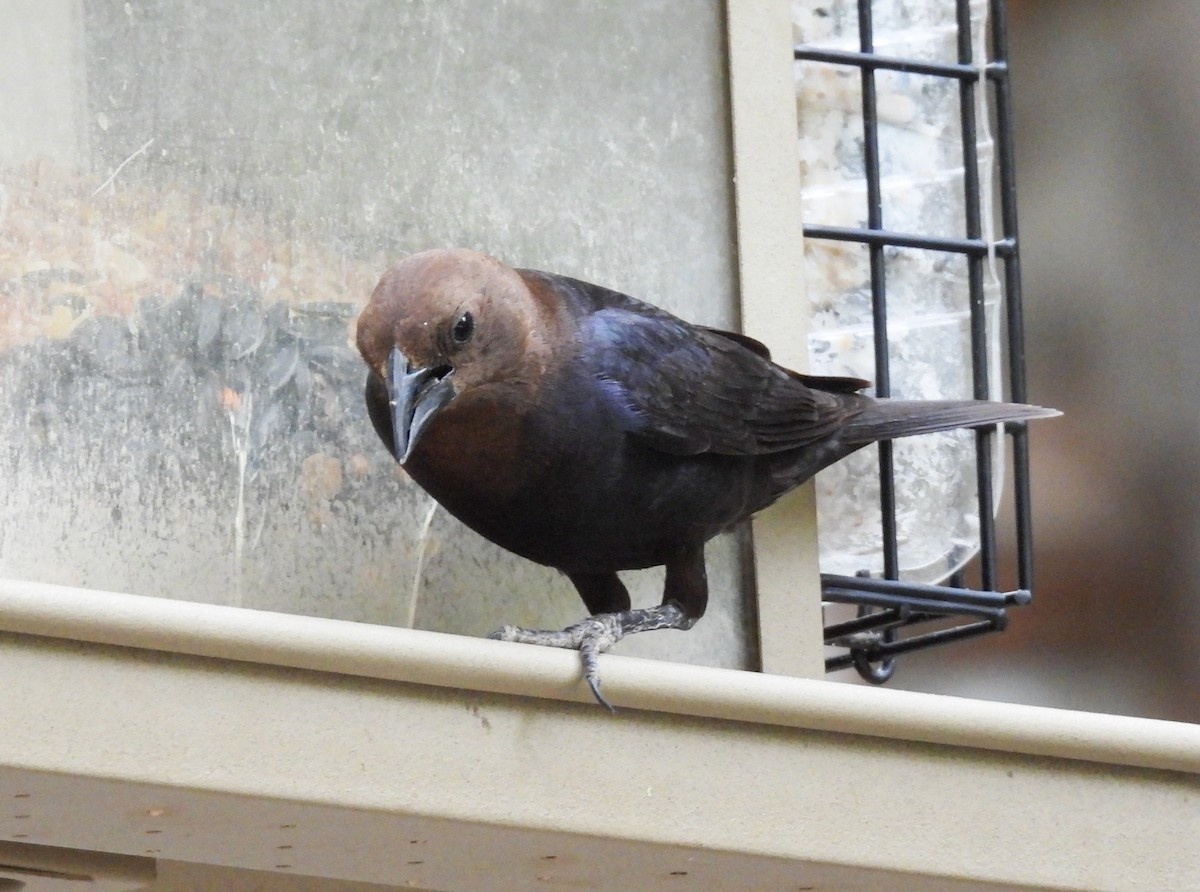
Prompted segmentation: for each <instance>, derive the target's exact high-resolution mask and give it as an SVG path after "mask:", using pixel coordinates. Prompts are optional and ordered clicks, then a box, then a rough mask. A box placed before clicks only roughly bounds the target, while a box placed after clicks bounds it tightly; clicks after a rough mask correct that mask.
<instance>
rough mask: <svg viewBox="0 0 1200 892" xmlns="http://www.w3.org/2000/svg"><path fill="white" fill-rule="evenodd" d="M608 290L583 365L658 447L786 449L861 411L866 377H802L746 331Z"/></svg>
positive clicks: (585, 337)
mask: <svg viewBox="0 0 1200 892" xmlns="http://www.w3.org/2000/svg"><path fill="white" fill-rule="evenodd" d="M571 284H573V285H582V284H585V283H575V282H572V283H571ZM602 292H603V294H602V295H601V296H602V297H605V298H609V299H608V300H607V303H606V305H601V306H599V307H598V308H596V309H593V310H592V311H591V312H590V313H587V314H586V315H584V317H583V318H582V320H581V323H580V324H581V335H582V344H581V350H582V355H583V359H584V363H585V365H586V366H587V368H588V370H589V372H590V373H591V374H592V376H593V377H594V378H595V379H596V380H597V381H599V382H600V384H601V386H602V387H603V388H604V389H605V391H606V392H607V394H608V395H609V397H610V399H611V400H612V401H614V402H615V404H616V405H617V406H618V407H619V408H620V410H621V414H622V417H623V418H624V420H625V423H626V426H627V429H628V430H629V432H630V433H631V434H632V435H634V436H636V437H638V438H639V439H641V440H642V441H643V442H646V443H648V444H649V445H651V446H653V447H654V448H656V449H659V450H662V451H664V452H670V453H673V454H678V455H695V454H699V453H703V452H714V453H720V454H723V455H759V454H764V453H770V452H782V451H784V450H787V449H794V448H796V447H799V446H804V445H807V444H809V443H812V442H815V441H817V440H820V439H822V438H824V437H826V436H828V435H830V434H831V433H833V432H834V431H835V430H836V429H837V428H838V427H839V426H840V425H841V424H842V423H844V421H845V420H846V419H848V418H851V417H853V416H854V415H857V414H858V413H859V412H860V411H861V405H862V401H861V400H860V399H859V398H857V397H856V396H853V394H854V391H856V390H858V389H860V388H861V387H863V386H865V384H866V382H864V381H860V380H858V379H849V378H832V379H827V378H814V377H809V376H803V375H799V374H797V373H794V372H791V371H789V370H787V369H784V368H782V367H781V366H778V365H775V364H774V363H772V362H771V361H770V360H769V359H768V358H767V351H766V348H765V347H763V346H762V345H761V344H758V342H757V341H753V340H752V339H750V338H747V337H745V336H744V335H739V334H734V333H730V332H722V331H719V330H717V329H710V328H702V327H699V326H694V325H690V324H688V323H686V322H684V321H683V320H681V319H678V318H676V317H675V316H672V315H671V314H669V313H667V312H665V311H663V310H659V309H658V308H656V307H652V306H650V305H648V304H643V303H641V302H639V301H636V300H634V299H633V298H629V297H626V296H624V295H616V293H615V292H610V291H608V290H607V289H602ZM611 296H615V297H620V298H622V300H620V301H616V300H613V299H611ZM593 306H595V304H594V305H593ZM755 345H757V346H755Z"/></svg>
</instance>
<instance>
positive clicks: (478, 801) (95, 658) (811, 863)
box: [0, 581, 1200, 890]
mask: <svg viewBox="0 0 1200 892" xmlns="http://www.w3.org/2000/svg"><path fill="white" fill-rule="evenodd" d="M0 628H2V629H4V630H5V632H4V633H3V634H2V635H0V666H2V667H3V668H2V670H0V671H2V673H3V677H4V678H5V679H6V683H5V684H4V685H3V686H2V689H0V691H2V692H0V704H2V705H0V714H2V715H3V716H4V726H5V732H4V734H3V735H0V791H3V793H2V796H3V799H4V800H5V810H4V812H2V813H0V839H3V840H8V841H14V842H21V843H24V844H41V845H55V846H65V847H69V848H74V849H84V850H95V851H98V852H107V853H118V854H125V855H140V856H145V857H150V858H155V859H164V860H168V861H181V862H194V863H198V864H208V865H220V866H224V867H236V868H242V869H253V870H266V871H272V872H275V873H277V874H289V875H297V876H317V877H332V878H339V879H342V880H353V881H358V882H372V883H380V884H385V885H391V886H399V887H408V888H426V889H445V890H473V889H479V890H483V889H490V890H505V889H529V888H538V887H540V886H541V885H543V884H544V885H545V887H546V888H555V887H556V886H559V885H568V886H572V887H574V885H573V884H576V883H580V884H583V887H584V888H595V889H622V890H629V889H660V888H670V889H688V888H691V889H715V888H725V887H727V884H728V883H729V882H730V878H731V877H734V878H736V880H737V888H739V889H764V890H765V889H803V888H819V889H851V888H853V889H879V890H890V889H911V888H915V887H914V885H913V883H914V881H916V879H917V878H918V877H919V878H921V879H920V882H921V885H920V888H922V889H943V888H944V889H974V888H979V889H983V888H988V889H991V888H1020V889H1034V888H1045V889H1090V890H1107V889H1113V890H1117V889H1133V888H1159V889H1181V890H1182V889H1189V888H1200V848H1197V846H1196V845H1195V840H1196V838H1197V834H1198V833H1200V728H1197V727H1193V726H1190V725H1183V724H1176V723H1170V722H1161V721H1150V720H1143V719H1133V718H1125V717H1118V716H1107V715H1094V714H1085V713H1075V712H1068V711H1062V710H1050V709H1043V708H1034V707H1021V706H1012V705H1005V704H997V703H988V702H981V701H970V700H962V699H955V698H949V697H939V696H932V695H924V694H914V693H907V692H901V691H890V690H881V689H874V688H865V687H858V686H851V685H842V684H835V683H831V682H824V681H817V680H806V679H795V678H784V677H780V676H768V675H760V674H755V673H748V672H734V671H728V670H718V669H705V668H698V667H693V666H684V665H677V664H671V663H663V662H655V661H648V660H639V659H634V658H627V657H620V656H607V657H605V658H603V665H602V670H603V675H604V679H605V686H606V691H607V693H608V695H609V696H610V697H611V698H612V700H613V702H614V703H615V704H617V705H618V707H619V708H620V712H619V713H618V714H617V715H615V716H613V715H609V714H608V713H607V712H605V711H604V710H602V709H601V708H599V707H598V706H596V705H595V704H594V703H592V702H590V698H589V695H588V693H587V690H586V687H585V686H584V685H582V683H581V682H580V680H579V667H578V660H577V656H576V655H575V654H573V653H568V652H561V651H554V650H550V649H543V648H536V647H530V646H525V645H516V644H506V643H501V642H493V641H485V640H476V639H470V638H464V637H458V636H449V635H441V634H436V633H429V632H419V631H412V630H406V629H395V628H385V627H378V626H368V625H361V624H356V623H348V622H339V621H334V620H324V619H316V618H309V617H298V616H290V615H284V614H274V613H264V612H258V611H251V610H244V609H237V608H228V607H219V606H213V605H204V604H191V603H184V602H178V601H169V600H164V599H157V598H143V597H137V596H131V595H118V594H110V593H103V592H93V591H84V590H79V589H69V588H62V587H57V586H50V585H43V584H35V583H25V582H16V581H3V582H0ZM539 878H540V879H539ZM987 884H997V885H995V886H992V885H987Z"/></svg>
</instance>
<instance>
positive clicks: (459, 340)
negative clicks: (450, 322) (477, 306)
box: [450, 313, 475, 346]
mask: <svg viewBox="0 0 1200 892" xmlns="http://www.w3.org/2000/svg"><path fill="white" fill-rule="evenodd" d="M474 333H475V317H474V316H472V315H471V314H470V313H463V314H462V315H461V316H459V317H458V319H457V321H455V323H454V327H453V328H452V329H450V338H451V340H453V341H454V343H455V344H458V345H460V346H461V345H462V344H465V343H466V342H467V341H469V340H471V335H472V334H474Z"/></svg>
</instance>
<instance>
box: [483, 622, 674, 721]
mask: <svg viewBox="0 0 1200 892" xmlns="http://www.w3.org/2000/svg"><path fill="white" fill-rule="evenodd" d="M694 622H695V620H694V619H692V618H690V617H688V616H686V615H685V614H684V612H683V610H682V608H680V607H679V605H678V604H675V603H674V602H668V603H666V604H660V605H659V606H658V607H649V608H645V609H642V610H623V611H621V612H619V613H597V614H594V615H593V616H589V617H588V618H587V619H585V620H581V621H580V622H577V623H575V624H574V625H571V626H567V627H566V628H565V629H562V630H560V631H554V630H550V629H523V628H521V627H519V626H501V627H500V628H499V629H497V630H496V631H494V632H492V633H491V634H490V635H488V637H489V638H495V639H498V640H500V641H517V642H521V643H522V644H540V645H542V646H543V647H564V648H567V649H569V650H577V651H579V656H580V658H581V659H582V660H583V678H584V681H586V682H587V683H588V687H589V688H591V689H592V694H593V695H594V696H595V697H596V700H597V702H598V703H600V705H601V706H604V707H607V709H608V710H609V711H610V712H616V709H614V708H613V705H612V704H611V703H609V702H608V700H607V699H605V697H604V695H603V694H601V693H600V654H602V653H604V652H605V651H606V650H608V649H609V648H611V647H612V646H613V645H614V644H616V643H617V642H618V641H620V640H621V639H622V638H624V637H625V636H626V635H630V634H633V633H634V632H649V631H652V630H654V629H688V628H691V626H692V625H693V624H694Z"/></svg>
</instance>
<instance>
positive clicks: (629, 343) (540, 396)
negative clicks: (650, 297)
mask: <svg viewBox="0 0 1200 892" xmlns="http://www.w3.org/2000/svg"><path fill="white" fill-rule="evenodd" d="M356 343H357V347H358V351H359V352H360V353H361V355H362V358H363V360H364V362H365V363H366V365H367V367H368V371H367V379H366V388H365V399H366V406H367V413H368V416H369V417H370V420H371V423H372V425H373V427H374V429H375V431H376V433H377V434H378V436H379V439H380V440H381V441H382V442H383V444H384V446H385V447H386V448H387V450H388V451H389V452H390V453H391V454H392V455H393V456H394V457H395V459H396V461H398V462H399V463H400V464H401V465H402V466H403V468H404V470H405V471H406V472H407V474H408V475H409V477H411V478H412V480H414V481H415V482H416V483H417V484H419V485H420V486H421V487H422V488H423V489H424V490H426V491H427V492H428V493H429V494H430V495H431V496H433V498H434V499H436V500H437V502H438V503H440V504H441V505H442V507H444V508H445V509H446V510H447V511H448V512H449V513H450V514H451V515H453V516H454V517H456V518H457V519H458V520H460V521H461V522H462V523H464V524H465V525H466V526H468V527H470V528H471V529H473V530H475V531H476V532H477V533H479V534H480V535H482V536H483V537H484V538H486V539H489V540H491V541H492V542H494V543H496V544H497V545H499V546H501V547H502V548H505V549H507V550H509V551H511V552H514V553H516V554H518V555H520V556H521V557H524V558H526V559H528V560H531V561H534V562H536V563H539V564H544V565H546V566H549V567H553V568H556V569H558V570H559V571H561V572H562V573H564V574H565V575H566V577H567V578H568V579H569V580H570V582H571V583H572V584H573V585H574V587H575V589H576V591H577V592H578V594H579V596H580V598H581V599H582V600H583V603H584V606H585V607H586V609H587V611H588V616H587V617H586V618H585V619H583V620H582V621H581V622H579V623H576V624H574V625H572V626H568V627H567V628H566V629H563V630H538V629H524V628H519V627H515V626H503V627H501V628H500V629H497V630H496V631H495V632H493V633H492V634H491V636H490V637H493V638H499V639H501V640H506V641H519V642H525V643H534V644H543V645H549V646H556V647H565V648H571V649H576V650H578V651H579V652H580V654H581V658H582V669H583V677H584V679H585V680H586V681H587V683H588V685H589V687H590V688H591V691H592V693H593V695H594V696H595V698H596V699H597V700H598V701H599V702H600V703H601V704H603V705H604V706H607V707H608V708H609V709H612V707H611V705H610V704H609V703H608V701H607V699H606V698H605V697H604V696H603V694H602V692H601V687H600V674H599V654H601V653H603V652H604V651H605V650H607V649H609V648H610V647H611V646H612V645H614V644H615V643H616V642H617V641H619V640H621V638H623V637H625V636H627V635H630V634H634V633H640V632H644V631H650V630H655V629H666V628H673V629H690V628H691V627H692V626H693V625H694V624H695V623H696V621H697V620H699V619H700V618H701V617H702V616H703V615H704V612H705V608H706V606H707V603H708V594H709V593H708V582H707V579H706V575H705V562H704V547H705V543H707V542H708V540H709V539H711V538H712V537H713V536H715V535H717V534H718V533H720V532H722V531H725V530H729V529H731V528H733V527H735V526H737V525H738V524H740V523H742V522H743V521H745V520H746V519H747V518H749V517H751V516H752V515H753V514H754V513H755V512H757V511H760V510H762V509H763V508H766V507H767V506H768V505H770V504H771V503H773V502H775V501H776V500H777V499H779V498H780V497H781V496H783V495H784V494H785V493H787V492H789V491H790V490H792V489H794V488H795V487H797V486H799V485H800V484H801V483H803V482H805V481H806V480H808V479H809V478H811V477H812V476H813V475H814V474H816V473H817V472H818V471H820V470H821V469H822V468H825V467H826V466H828V465H830V464H832V463H833V462H836V461H838V460H839V459H841V458H844V457H845V456H847V455H849V454H850V453H852V452H854V451H855V450H857V449H860V448H862V447H863V446H866V445H868V444H869V443H873V442H876V441H878V440H889V439H893V438H896V437H905V436H912V435H916V434H925V433H932V432H935V431H942V430H949V429H952V428H958V427H978V426H983V425H995V424H1004V423H1010V422H1023V421H1025V420H1028V419H1033V418H1043V417H1050V416H1053V415H1057V414H1059V413H1058V412H1057V411H1056V410H1053V409H1045V408H1042V407H1040V406H1031V405H1025V404H1019V403H1002V402H992V401H978V400H954V401H923V400H915V401H914V400H898V399H884V398H875V397H872V396H870V395H867V394H865V393H862V391H863V390H864V389H866V388H868V387H869V382H868V381H865V380H862V379H859V378H849V377H823V376H815V375H807V374H802V373H800V372H796V371H792V370H790V369H787V368H784V367H783V366H780V365H778V364H776V363H774V362H772V361H771V356H770V352H769V351H768V349H767V347H766V346H764V345H763V344H762V343H760V342H759V341H757V340H755V339H753V338H750V337H748V336H746V335H744V334H740V333H737V332H732V331H722V330H720V329H716V328H709V327H706V326H702V325H695V324H691V323H689V322H686V321H684V320H683V319H681V318H678V317H677V316H674V315H672V314H671V313H669V312H667V311H666V310H663V309H660V308H659V307H656V306H654V305H653V304H650V303H646V302H643V301H640V300H637V299H635V298H633V297H630V296H628V295H625V294H622V293H620V292H618V291H614V290H611V289H609V288H605V287H602V286H600V285H593V284H591V283H588V282H584V281H581V280H579V279H575V278H571V277H568V276H564V275H558V274H555V273H549V272H542V271H539V270H534V269H516V268H512V267H509V266H507V265H505V264H504V263H503V262H501V261H500V260H498V259H496V258H494V257H492V256H490V255H488V254H484V253H481V252H479V251H474V250H470V249H465V248H439V249H434V250H428V251H422V252H420V253H416V254H412V255H409V256H407V257H405V258H403V259H401V260H400V261H399V262H397V263H395V264H394V265H393V266H391V267H390V268H389V269H388V270H387V271H386V272H385V273H384V274H383V276H382V278H381V279H380V280H379V284H378V285H377V286H376V288H375V289H374V291H373V293H372V294H371V297H370V299H369V300H368V302H367V304H366V306H365V307H364V309H363V311H362V312H361V314H360V315H359V318H358V322H357V330H356ZM658 565H662V566H664V567H665V583H664V586H663V596H662V601H661V603H660V604H658V605H656V606H652V607H643V608H638V609H634V608H633V607H632V605H631V603H630V597H629V593H628V591H627V590H626V588H625V585H624V584H623V583H622V581H621V579H620V578H619V577H618V571H621V570H636V569H641V568H645V567H652V566H658Z"/></svg>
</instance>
